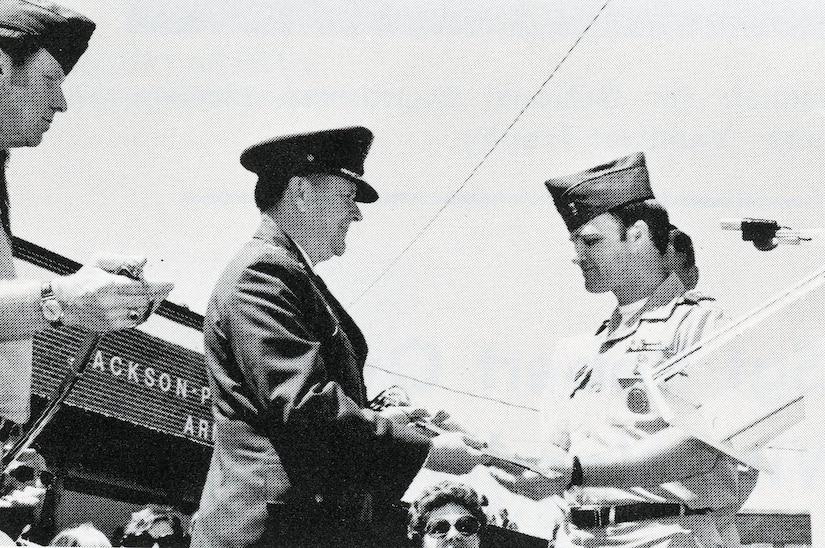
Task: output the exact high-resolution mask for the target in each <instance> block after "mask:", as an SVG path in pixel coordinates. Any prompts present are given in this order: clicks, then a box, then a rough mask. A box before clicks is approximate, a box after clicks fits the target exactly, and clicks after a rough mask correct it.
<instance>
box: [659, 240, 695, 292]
mask: <svg viewBox="0 0 825 548" xmlns="http://www.w3.org/2000/svg"><path fill="white" fill-rule="evenodd" d="M668 239H669V244H668V247H667V253H666V254H665V262H666V263H667V266H668V269H669V270H670V271H671V272H675V273H676V275H677V276H679V279H680V280H682V284H683V285H684V286H685V289H687V290H691V289H696V285H697V284H698V283H699V267H698V266H696V252H695V251H694V249H693V240H692V239H691V237H690V236H688V235H687V234H686V233H685V232H682V231H681V230H679V229H678V228H676V227H675V226H673V225H671V226H670V233H669V234H668Z"/></svg>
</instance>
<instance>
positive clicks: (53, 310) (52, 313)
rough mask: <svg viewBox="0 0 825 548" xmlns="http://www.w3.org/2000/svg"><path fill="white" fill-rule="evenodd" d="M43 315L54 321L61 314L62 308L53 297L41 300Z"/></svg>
mask: <svg viewBox="0 0 825 548" xmlns="http://www.w3.org/2000/svg"><path fill="white" fill-rule="evenodd" d="M43 316H44V317H45V318H46V320H48V321H50V322H56V321H58V320H60V318H61V317H62V316H63V309H62V308H61V307H60V303H59V302H57V301H56V300H55V299H47V300H45V301H43Z"/></svg>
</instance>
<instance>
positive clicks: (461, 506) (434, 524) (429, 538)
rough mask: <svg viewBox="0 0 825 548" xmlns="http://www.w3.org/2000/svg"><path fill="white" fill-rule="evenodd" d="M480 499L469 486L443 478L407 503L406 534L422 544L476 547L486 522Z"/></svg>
mask: <svg viewBox="0 0 825 548" xmlns="http://www.w3.org/2000/svg"><path fill="white" fill-rule="evenodd" d="M482 503H483V499H482V497H481V496H479V494H478V493H476V491H475V490H473V488H472V487H470V486H468V485H465V484H463V483H457V482H453V481H443V482H441V483H439V484H436V485H434V486H432V487H430V488H428V489H425V490H424V491H423V492H422V493H421V494H420V495H419V496H418V498H416V499H415V500H414V501H413V502H412V503H411V504H410V509H409V521H408V525H407V535H408V536H409V538H410V539H411V540H413V541H415V542H420V544H419V545H420V546H421V547H422V548H447V547H455V548H479V546H481V542H482V535H483V534H484V528H485V526H486V525H487V522H488V518H487V514H485V513H484V509H483V506H484V504H482Z"/></svg>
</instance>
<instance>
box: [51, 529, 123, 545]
mask: <svg viewBox="0 0 825 548" xmlns="http://www.w3.org/2000/svg"><path fill="white" fill-rule="evenodd" d="M49 546H87V547H90V548H111V546H112V544H111V543H110V542H109V539H107V538H106V535H104V534H103V533H102V532H100V531H98V530H97V529H96V528H95V526H94V525H92V524H91V523H84V524H83V525H78V526H77V527H72V528H71V529H65V530H63V531H61V532H60V533H58V534H57V536H56V537H54V538H53V539H52V541H51V542H50V543H49Z"/></svg>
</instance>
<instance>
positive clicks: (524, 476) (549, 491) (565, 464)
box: [489, 446, 573, 500]
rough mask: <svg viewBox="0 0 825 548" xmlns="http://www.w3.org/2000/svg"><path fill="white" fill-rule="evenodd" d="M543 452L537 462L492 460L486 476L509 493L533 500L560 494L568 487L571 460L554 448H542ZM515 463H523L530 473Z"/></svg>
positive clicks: (557, 448)
mask: <svg viewBox="0 0 825 548" xmlns="http://www.w3.org/2000/svg"><path fill="white" fill-rule="evenodd" d="M543 452H544V454H543V455H542V457H541V458H539V459H529V460H528V459H519V458H518V457H513V458H512V460H513V463H509V462H507V461H505V460H503V459H502V460H499V459H494V460H493V465H492V466H490V467H489V470H490V475H491V476H493V477H494V478H495V479H496V480H498V482H499V483H500V484H501V485H503V486H504V487H506V488H507V489H509V490H510V491H512V492H514V493H518V494H520V495H524V496H527V497H530V498H532V499H534V500H542V499H545V498H547V497H549V496H552V495H561V494H562V493H563V492H564V491H565V489H567V486H568V485H570V480H571V477H572V474H573V457H572V456H571V455H570V454H569V453H568V452H567V451H564V450H563V449H561V448H559V447H555V446H548V447H545V448H544V450H543ZM519 460H523V461H525V464H524V466H530V468H533V470H530V469H528V468H524V467H521V466H519V465H518V464H516V463H517V462H518V461H519ZM534 470H538V471H539V472H541V474H539V473H537V472H535V471H534Z"/></svg>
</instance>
